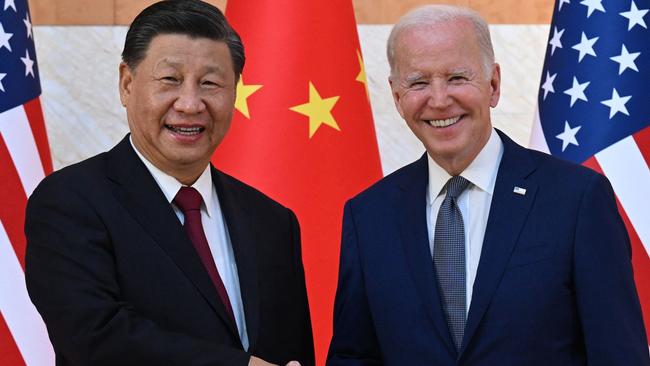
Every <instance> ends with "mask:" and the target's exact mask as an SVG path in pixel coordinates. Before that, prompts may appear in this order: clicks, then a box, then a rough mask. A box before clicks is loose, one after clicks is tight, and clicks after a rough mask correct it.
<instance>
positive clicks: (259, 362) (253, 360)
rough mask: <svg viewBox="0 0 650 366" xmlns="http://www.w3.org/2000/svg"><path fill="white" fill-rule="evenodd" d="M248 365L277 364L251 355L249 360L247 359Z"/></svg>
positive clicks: (268, 365)
mask: <svg viewBox="0 0 650 366" xmlns="http://www.w3.org/2000/svg"><path fill="white" fill-rule="evenodd" d="M248 366H278V365H274V364H272V363H268V362H266V361H264V360H262V359H261V358H257V357H255V356H251V359H250V361H248Z"/></svg>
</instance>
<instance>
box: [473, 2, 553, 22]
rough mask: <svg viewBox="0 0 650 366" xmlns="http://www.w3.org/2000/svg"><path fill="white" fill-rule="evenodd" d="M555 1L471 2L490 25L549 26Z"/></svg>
mask: <svg viewBox="0 0 650 366" xmlns="http://www.w3.org/2000/svg"><path fill="white" fill-rule="evenodd" d="M554 4H555V0H526V1H522V0H498V1H494V0H469V6H470V7H471V8H472V9H474V10H476V11H478V12H479V13H481V15H483V16H484V17H485V18H486V19H487V21H488V23H490V24H549V23H550V22H551V16H552V15H553V6H554Z"/></svg>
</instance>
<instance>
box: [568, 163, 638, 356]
mask: <svg viewBox="0 0 650 366" xmlns="http://www.w3.org/2000/svg"><path fill="white" fill-rule="evenodd" d="M574 240H575V245H574V251H575V252H574V255H575V259H574V260H575V267H574V268H575V273H574V279H575V289H576V299H577V305H578V313H579V316H580V321H581V324H582V331H583V334H584V339H585V347H586V354H587V363H588V364H589V365H590V366H593V365H603V366H604V365H627V366H636V365H638V366H646V365H650V359H649V356H648V342H647V339H646V333H645V330H644V326H643V318H642V315H641V307H640V304H639V298H638V295H637V292H636V287H635V285H634V276H633V273H632V263H631V261H630V259H631V249H630V241H629V238H628V236H627V232H626V230H625V226H624V224H623V222H622V220H621V217H620V216H619V214H618V210H617V207H616V201H615V197H614V192H613V191H612V188H611V185H610V184H609V182H608V181H607V179H606V178H604V177H603V176H601V175H599V174H595V175H594V176H593V178H592V179H591V181H590V183H589V184H588V187H587V189H586V191H585V194H584V196H583V198H582V202H581V206H580V210H579V213H578V217H577V224H576V233H575V239H574Z"/></svg>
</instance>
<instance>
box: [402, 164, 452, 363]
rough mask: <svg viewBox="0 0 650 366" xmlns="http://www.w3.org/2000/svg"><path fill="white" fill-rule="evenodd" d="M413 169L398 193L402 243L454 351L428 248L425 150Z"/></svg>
mask: <svg viewBox="0 0 650 366" xmlns="http://www.w3.org/2000/svg"><path fill="white" fill-rule="evenodd" d="M410 172H412V174H410V175H408V176H407V177H405V179H404V180H403V181H402V182H401V183H400V184H399V188H400V190H401V192H400V195H399V196H398V200H399V201H398V202H396V207H397V214H398V218H399V227H400V234H401V238H402V245H403V247H404V252H405V255H406V259H407V262H408V265H409V268H410V271H411V275H412V277H413V281H414V282H415V286H416V288H417V290H418V292H419V294H420V297H421V299H422V301H423V303H424V306H425V308H426V309H427V310H428V313H429V316H430V317H431V320H432V321H433V323H434V325H435V328H436V330H437V331H438V333H439V334H440V336H441V338H442V339H443V340H444V342H445V345H446V346H447V348H448V349H449V352H450V353H452V354H455V353H456V348H455V346H454V345H453V343H452V340H451V335H450V333H449V327H448V326H447V322H446V320H445V318H444V315H443V312H442V307H441V305H440V304H441V303H440V295H439V294H438V286H437V280H436V277H435V271H434V270H433V259H432V257H431V250H430V249H429V236H428V228H427V222H426V209H427V208H426V204H427V203H426V189H427V182H428V181H429V177H428V167H427V156H426V154H424V155H423V156H422V158H420V159H419V160H418V161H417V162H415V164H413V167H412V169H410Z"/></svg>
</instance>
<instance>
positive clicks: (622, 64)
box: [610, 45, 641, 75]
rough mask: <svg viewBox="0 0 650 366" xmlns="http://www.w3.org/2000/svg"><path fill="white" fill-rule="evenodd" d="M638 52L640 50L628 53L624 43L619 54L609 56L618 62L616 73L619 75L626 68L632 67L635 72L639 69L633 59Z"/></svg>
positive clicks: (637, 55)
mask: <svg viewBox="0 0 650 366" xmlns="http://www.w3.org/2000/svg"><path fill="white" fill-rule="evenodd" d="M640 54H641V52H634V53H629V52H628V51H627V48H625V45H623V47H621V54H620V55H618V56H614V57H610V59H611V60H612V61H614V62H618V74H619V75H621V74H622V73H623V71H625V70H626V69H632V70H634V71H637V72H638V71H639V69H638V68H637V67H636V64H635V63H634V60H636V58H637V57H639V55H640Z"/></svg>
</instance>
